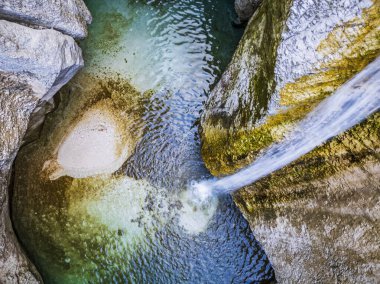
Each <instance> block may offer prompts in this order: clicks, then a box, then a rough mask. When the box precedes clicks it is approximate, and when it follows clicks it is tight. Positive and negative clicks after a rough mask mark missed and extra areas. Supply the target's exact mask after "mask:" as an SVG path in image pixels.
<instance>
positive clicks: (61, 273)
mask: <svg viewBox="0 0 380 284" xmlns="http://www.w3.org/2000/svg"><path fill="white" fill-rule="evenodd" d="M87 5H88V6H89V8H90V10H91V12H92V14H93V18H94V23H93V24H92V26H91V27H90V31H89V37H88V39H86V41H84V42H83V43H82V44H81V45H82V48H83V51H84V55H85V60H86V64H87V66H86V68H85V69H84V70H83V72H82V73H81V74H80V75H79V76H77V78H76V79H74V80H73V81H72V82H71V83H70V84H69V86H67V87H66V88H65V89H64V90H63V91H62V92H61V93H60V96H61V98H62V103H61V104H60V106H59V107H58V109H57V110H56V111H55V112H54V113H52V114H51V115H49V116H48V117H47V119H46V123H45V125H44V129H43V131H42V134H41V138H40V139H39V140H37V141H35V142H33V143H32V144H30V145H28V146H26V147H24V148H23V149H22V151H21V152H20V154H19V156H18V158H17V161H16V178H15V194H14V199H13V213H14V214H13V218H14V220H13V221H14V224H15V228H16V230H17V232H18V235H19V236H20V238H21V241H22V243H23V244H24V246H25V247H26V249H27V251H28V253H29V254H30V256H31V258H32V259H33V261H34V262H35V263H36V265H37V266H38V268H39V270H40V271H41V273H42V275H43V277H44V280H45V281H46V283H111V282H113V283H126V282H127V283H260V282H268V281H271V280H273V279H274V272H273V269H272V268H271V265H270V264H269V261H268V259H267V257H266V255H265V253H264V252H263V250H262V249H261V247H260V245H259V244H258V243H257V242H256V240H255V239H254V236H253V234H252V232H251V230H250V228H249V226H248V223H247V222H246V221H245V220H244V218H243V216H242V215H241V213H240V212H239V211H238V209H237V208H236V207H235V205H234V203H233V201H232V198H231V197H230V196H224V197H220V198H219V199H215V200H213V201H212V202H211V203H210V204H209V205H208V206H204V207H202V206H201V207H197V206H194V204H192V202H191V200H189V199H188V197H187V196H186V194H185V189H186V186H187V184H188V183H189V182H190V181H191V180H193V179H195V180H199V179H202V178H208V177H210V176H209V173H208V171H207V170H206V168H205V167H204V164H203V162H202V159H201V156H200V144H199V138H198V136H197V135H198V134H197V127H196V126H195V125H196V121H197V119H198V118H199V115H200V112H201V110H202V104H203V102H204V100H205V99H206V95H207V93H208V92H209V91H210V89H211V88H212V86H213V84H214V83H215V81H216V80H217V79H218V78H219V76H220V75H221V72H222V71H223V70H224V69H225V67H226V65H227V64H228V62H229V60H230V59H231V56H232V54H233V51H234V49H235V48H236V45H237V43H238V40H239V38H240V37H241V30H235V29H234V28H233V27H232V26H231V24H230V23H231V21H232V20H233V19H234V17H235V15H234V14H233V1H229V0H223V1H211V0H209V1H197V0H187V1H164V2H162V1H116V0H112V1H100V0H92V1H87ZM94 117H95V118H96V119H94ZM93 120H94V121H93ZM88 121H90V122H88ZM85 123H89V125H91V127H93V128H94V129H95V130H96V131H98V132H96V135H100V134H99V133H101V135H102V136H101V137H102V139H103V140H100V145H101V146H100V148H96V149H97V150H96V151H100V152H102V151H105V148H106V147H107V145H106V144H107V143H111V142H107V143H105V141H109V136H107V134H108V133H111V134H112V135H113V134H114V133H118V131H120V129H121V133H122V134H120V135H119V136H117V137H118V139H119V140H120V141H121V145H119V144H117V143H116V145H115V149H116V150H115V151H116V152H118V153H119V152H120V153H122V154H120V157H121V158H125V160H121V161H124V162H123V163H122V166H121V167H120V169H119V170H118V171H117V172H116V173H114V174H110V173H109V172H106V171H104V174H103V175H97V176H91V175H89V174H88V173H89V172H91V171H82V169H80V168H75V166H76V165H75V163H74V164H73V163H72V161H74V162H75V161H76V160H75V159H76V158H77V159H79V160H78V163H79V164H80V163H81V162H83V161H81V160H80V158H78V157H75V156H73V157H71V156H70V157H69V158H67V157H65V156H64V157H60V155H61V154H62V153H65V151H67V150H65V151H63V150H62V149H63V148H64V149H69V150H70V149H73V147H74V149H76V150H78V149H77V148H78V147H81V146H82V145H81V143H82V141H87V140H86V137H83V136H84V135H82V134H83V133H85V132H83V131H84V129H85ZM107 127H108V128H107ZM109 128H112V131H113V132H110V130H109ZM94 129H92V130H94ZM95 130H94V131H95ZM75 131H77V132H75ZM72 132H75V133H77V134H76V136H75V135H74V136H73V135H71V136H70V133H72ZM111 134H110V135H111ZM67 137H69V138H70V137H74V138H72V140H73V139H74V143H72V144H74V146H73V145H72V144H70V143H71V142H67V140H70V139H69V138H67ZM94 137H95V136H94ZM96 137H97V136H96ZM115 137H116V136H115ZM96 139H98V138H96ZM96 139H95V140H96ZM87 142H88V141H87ZM96 142H97V141H95V142H94V141H91V143H92V144H94V145H95V146H97V144H96ZM62 143H63V144H62ZM65 143H66V144H65ZM123 143H124V144H127V145H128V147H127V149H124V148H125V147H124V146H125V145H124V144H123ZM92 144H91V145H92ZM111 144H112V143H111ZM62 145H64V146H62ZM95 146H94V147H95ZM70 147H71V148H70ZM75 147H77V148H75ZM119 148H120V149H119ZM79 149H80V150H82V148H79ZM112 149H113V148H112ZM87 150H88V149H86V144H85V145H84V147H83V151H85V152H86V151H87ZM90 150H91V149H90ZM78 153H79V154H78V155H81V152H78ZM91 153H92V152H91ZM110 153H111V152H110ZM69 154H70V153H69ZM96 154H99V153H96ZM61 156H62V155H61ZM100 157H102V156H101V155H100ZM87 158H88V157H84V159H85V160H86V161H87ZM107 158H108V157H105V159H107ZM60 159H61V160H60ZM119 160H120V159H119ZM119 160H118V161H119ZM87 162H88V164H89V166H93V169H92V170H94V169H95V170H97V171H99V168H96V167H95V166H99V165H98V164H99V163H98V162H99V161H92V160H91V159H89V161H87ZM91 162H92V163H93V165H92V164H91ZM60 163H61V164H60ZM64 163H66V164H69V165H71V168H69V169H68V168H66V169H65V171H63V170H62V169H58V168H59V167H63V166H62V165H63V164H64ZM100 164H101V163H100ZM111 168H112V167H111ZM57 172H59V173H60V175H58V174H57ZM62 173H63V174H62ZM74 176H80V177H81V178H75V177H74Z"/></svg>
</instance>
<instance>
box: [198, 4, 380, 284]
mask: <svg viewBox="0 0 380 284" xmlns="http://www.w3.org/2000/svg"><path fill="white" fill-rule="evenodd" d="M379 13H380V2H379V1H378V0H374V1H358V0H350V1H332V0H325V1H303V0H297V1H264V2H263V3H262V5H261V6H260V8H259V9H258V10H257V12H256V13H255V14H254V16H253V17H252V18H251V20H250V22H249V24H248V26H247V29H246V31H245V34H244V36H243V38H242V41H241V42H240V44H239V47H238V49H237V51H236V53H235V55H234V57H233V60H232V62H231V63H230V65H229V67H228V69H227V71H226V72H225V73H224V75H223V76H222V79H221V80H220V82H219V83H218V84H217V85H216V87H215V88H214V90H213V91H212V93H211V94H210V97H209V100H208V102H207V105H206V111H205V113H204V115H203V117H202V121H201V127H202V131H201V136H202V156H203V158H204V160H205V163H206V165H207V167H208V168H209V169H210V171H211V172H212V173H213V174H214V175H216V176H221V175H226V174H230V173H233V172H236V171H237V170H239V169H241V168H243V167H245V166H246V165H248V164H249V163H251V162H252V161H253V160H254V159H255V157H257V155H258V154H260V153H261V152H262V151H263V150H264V149H266V148H267V147H268V146H269V145H271V144H272V143H274V142H277V141H280V140H281V139H282V138H283V137H284V135H285V134H286V133H288V132H289V131H290V130H292V129H293V126H294V125H295V124H296V123H297V122H298V121H299V120H301V119H302V118H303V117H305V115H306V114H308V113H309V112H310V111H311V110H312V109H313V108H314V107H315V106H316V105H318V103H319V102H321V101H322V100H323V99H324V98H326V97H327V96H329V95H330V94H331V93H333V92H334V91H335V90H336V89H337V88H338V87H339V86H341V85H342V84H343V83H344V82H346V81H347V80H349V79H350V78H351V77H352V76H354V75H355V74H357V73H358V72H360V71H361V70H362V69H363V68H364V67H365V66H366V65H367V64H369V63H370V62H372V61H373V60H374V59H375V58H376V57H377V56H379V55H380V40H379V39H380V30H379V27H380V22H379V21H380V19H379V17H378V15H379ZM379 123H380V117H379V114H378V113H376V114H374V115H372V116H371V117H370V118H368V119H367V120H366V121H365V122H363V123H362V124H361V125H358V126H356V127H355V128H353V129H352V130H350V131H347V132H346V133H344V134H342V135H340V136H338V137H336V138H335V139H333V140H331V141H329V142H327V143H326V144H325V145H323V146H321V147H319V148H317V149H315V150H314V151H313V152H311V153H309V154H308V155H306V156H304V157H302V158H300V159H299V160H298V161H296V162H294V163H293V164H292V165H290V166H288V167H286V168H284V169H282V170H280V171H278V172H276V173H274V174H272V175H271V176H269V177H267V178H265V179H263V180H261V181H260V182H257V183H255V184H254V185H251V186H248V187H247V188H245V189H243V190H240V191H239V192H237V193H236V194H235V195H234V198H235V201H236V203H237V204H238V206H239V207H240V208H241V209H242V211H243V213H244V215H245V216H246V218H247V219H248V220H249V222H250V225H251V227H252V229H253V230H254V232H255V233H256V237H257V239H258V240H259V241H260V242H261V243H262V244H263V246H264V250H265V251H266V253H267V254H268V255H269V256H270V259H271V261H272V263H273V266H274V268H275V271H276V278H277V279H278V280H279V281H280V282H287V281H289V282H295V281H296V282H301V283H302V282H303V283H305V282H315V281H320V282H331V281H342V282H351V283H359V282H365V283H375V282H376V278H377V277H378V275H379V270H378V260H377V255H378V254H379V247H378V245H377V243H378V237H377V232H378V231H379V227H378V225H377V224H378V223H379V216H378V214H377V213H375V212H376V208H378V207H379V206H380V203H379V188H380V185H379V183H378V180H379V177H380V172H379V166H378V165H379V146H380V135H379V133H380V131H379ZM326 127H328V126H326ZM353 240H355V242H356V243H355V245H353Z"/></svg>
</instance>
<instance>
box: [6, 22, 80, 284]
mask: <svg viewBox="0 0 380 284" xmlns="http://www.w3.org/2000/svg"><path fill="white" fill-rule="evenodd" d="M82 66H83V59H82V53H81V50H80V48H79V47H78V46H77V44H76V43H75V41H74V40H73V39H72V38H71V37H69V36H65V35H63V34H61V33H60V32H57V31H54V30H34V29H31V28H28V27H25V26H22V25H19V24H15V23H10V22H7V21H4V20H0V106H1V108H0V137H1V139H0V219H1V222H0V282H1V283H36V282H39V281H41V279H40V277H39V275H38V273H37V272H36V270H35V269H34V268H33V266H32V265H31V264H30V262H29V261H28V259H27V258H26V257H25V256H24V254H23V252H22V250H21V249H20V247H19V245H18V243H17V240H16V238H15V235H14V233H13V230H12V225H11V222H10V218H9V206H8V204H9V195H8V185H9V181H10V176H11V167H12V163H13V160H14V158H15V156H16V154H17V151H18V149H19V148H20V146H21V144H22V140H23V137H24V134H25V132H26V130H27V128H28V124H29V121H30V117H31V115H32V114H33V112H36V111H37V110H38V108H39V107H40V106H42V105H43V102H44V101H45V100H48V99H50V98H51V97H52V96H53V95H54V93H55V92H57V91H58V90H59V89H60V87H62V86H63V85H64V84H65V83H67V81H68V80H70V79H71V77H72V76H73V75H74V74H75V73H76V72H77V71H78V70H79V69H80V68H81V67H82Z"/></svg>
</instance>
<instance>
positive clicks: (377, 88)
mask: <svg viewBox="0 0 380 284" xmlns="http://www.w3.org/2000/svg"><path fill="white" fill-rule="evenodd" d="M379 107H380V57H379V58H377V59H376V60H375V61H374V62H372V63H371V64H369V65H368V66H367V67H366V68H365V69H364V70H363V71H361V72H360V73H359V74H357V75H356V76H354V77H353V78H352V79H351V80H350V81H348V82H346V83H345V84H344V85H343V86H342V87H341V88H340V89H338V90H337V91H336V92H335V93H334V94H333V95H331V96H330V97H328V98H327V99H325V100H324V101H323V102H322V103H320V104H319V106H318V107H316V108H315V109H314V110H313V111H312V112H311V113H310V114H309V115H308V116H307V117H306V118H305V119H303V120H302V121H301V122H300V123H299V124H298V125H297V126H296V128H295V129H294V130H293V131H292V132H291V133H289V135H288V136H287V137H286V138H285V139H284V140H283V141H281V142H279V143H277V144H274V145H272V146H271V147H269V148H268V149H267V151H265V152H264V153H263V154H262V155H261V156H260V157H259V158H258V159H257V160H256V161H254V162H253V163H252V164H251V165H250V166H248V167H247V168H245V169H243V170H241V171H239V172H237V173H236V174H233V175H230V176H226V177H224V178H221V179H214V180H206V181H202V182H200V183H194V184H193V185H192V188H193V191H194V194H195V196H196V198H197V199H200V200H205V199H207V198H208V197H209V196H211V195H213V194H223V193H230V192H233V191H235V190H237V189H239V188H242V187H244V186H247V185H249V184H252V183H253V182H255V181H257V180H259V179H260V178H263V177H265V176H267V175H269V174H270V173H272V172H274V171H276V170H278V169H280V168H282V167H284V166H286V165H288V164H289V163H291V162H293V161H294V160H296V159H298V158H299V157H301V156H302V155H304V154H306V153H308V152H310V151H311V150H313V149H314V148H315V147H317V146H318V145H321V144H322V143H323V142H325V141H326V140H328V139H329V138H331V137H334V136H336V135H338V134H339V133H342V132H344V131H345V130H347V129H349V128H351V127H352V126H354V125H355V124H357V123H359V122H361V121H362V120H364V119H365V118H366V117H368V116H369V115H370V114H372V113H374V112H376V111H377V110H378V109H379Z"/></svg>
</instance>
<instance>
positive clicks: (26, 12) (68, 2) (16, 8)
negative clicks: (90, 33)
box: [0, 0, 92, 39]
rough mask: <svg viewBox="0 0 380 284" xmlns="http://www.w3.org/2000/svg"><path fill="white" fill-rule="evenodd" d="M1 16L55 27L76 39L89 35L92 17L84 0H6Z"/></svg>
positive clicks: (0, 5)
mask: <svg viewBox="0 0 380 284" xmlns="http://www.w3.org/2000/svg"><path fill="white" fill-rule="evenodd" d="M0 18H5V19H8V20H12V21H17V22H22V23H27V24H32V25H33V26H41V27H44V28H53V29H55V30H58V31H61V32H63V33H64V34H67V35H70V36H72V37H73V38H75V39H82V38H85V37H86V36H87V24H90V23H91V21H92V17H91V14H90V12H89V11H88V9H87V7H86V5H85V4H84V2H83V0H58V1H56V0H49V1H46V0H38V1H34V0H4V1H1V3H0Z"/></svg>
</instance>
